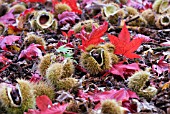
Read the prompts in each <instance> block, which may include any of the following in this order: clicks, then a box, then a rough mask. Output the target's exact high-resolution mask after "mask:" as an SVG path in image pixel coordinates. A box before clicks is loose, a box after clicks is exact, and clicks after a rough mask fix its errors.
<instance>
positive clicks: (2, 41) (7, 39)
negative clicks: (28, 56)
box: [0, 35, 20, 51]
mask: <svg viewBox="0 0 170 114" xmlns="http://www.w3.org/2000/svg"><path fill="white" fill-rule="evenodd" d="M19 39H20V36H14V35H9V36H0V47H1V48H2V49H3V50H5V51H8V49H7V47H6V46H7V45H12V44H13V43H14V42H15V41H18V40H19Z"/></svg>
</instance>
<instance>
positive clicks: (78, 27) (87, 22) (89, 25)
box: [73, 19, 99, 33]
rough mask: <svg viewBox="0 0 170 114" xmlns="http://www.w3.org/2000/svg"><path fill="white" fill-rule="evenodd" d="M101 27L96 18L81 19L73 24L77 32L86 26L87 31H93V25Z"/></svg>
mask: <svg viewBox="0 0 170 114" xmlns="http://www.w3.org/2000/svg"><path fill="white" fill-rule="evenodd" d="M93 25H94V26H95V27H99V24H98V23H96V22H95V21H94V20H92V19H90V20H85V21H81V22H79V23H77V24H75V25H74V26H73V30H74V32H75V33H78V32H80V31H81V29H82V27H83V26H84V27H85V30H86V32H91V31H92V26H93Z"/></svg>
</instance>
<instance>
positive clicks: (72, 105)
mask: <svg viewBox="0 0 170 114" xmlns="http://www.w3.org/2000/svg"><path fill="white" fill-rule="evenodd" d="M66 110H67V111H70V112H76V113H78V112H79V105H78V103H77V102H76V101H70V102H69V105H68V106H67V108H66Z"/></svg>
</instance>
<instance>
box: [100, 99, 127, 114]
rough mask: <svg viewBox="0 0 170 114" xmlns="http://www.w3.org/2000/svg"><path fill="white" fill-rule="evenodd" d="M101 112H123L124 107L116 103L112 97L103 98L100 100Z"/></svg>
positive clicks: (105, 113)
mask: <svg viewBox="0 0 170 114" xmlns="http://www.w3.org/2000/svg"><path fill="white" fill-rule="evenodd" d="M101 111H102V113H103V114H124V113H125V111H124V109H123V108H122V107H121V106H120V105H119V104H118V102H117V101H116V100H114V99H112V100H110V99H108V100H104V101H103V102H102V109H101Z"/></svg>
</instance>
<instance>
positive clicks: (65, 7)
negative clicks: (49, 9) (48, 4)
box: [54, 3, 71, 17]
mask: <svg viewBox="0 0 170 114" xmlns="http://www.w3.org/2000/svg"><path fill="white" fill-rule="evenodd" d="M64 11H71V8H70V6H69V5H67V4H65V3H58V4H56V5H55V6H54V13H55V16H56V17H57V16H58V14H62V13H63V12H64Z"/></svg>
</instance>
